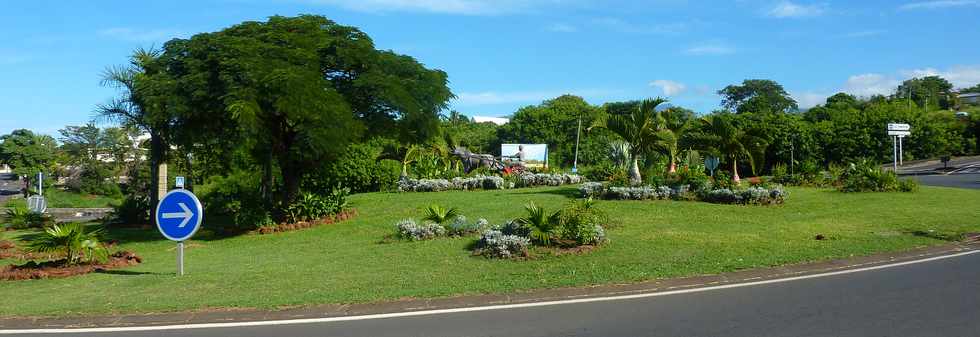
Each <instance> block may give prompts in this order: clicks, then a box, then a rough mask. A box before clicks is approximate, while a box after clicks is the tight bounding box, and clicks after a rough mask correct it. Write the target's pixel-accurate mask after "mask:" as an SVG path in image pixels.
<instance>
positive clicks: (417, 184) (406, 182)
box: [398, 173, 585, 192]
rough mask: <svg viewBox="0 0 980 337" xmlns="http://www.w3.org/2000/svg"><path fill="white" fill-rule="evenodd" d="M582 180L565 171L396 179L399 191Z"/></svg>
mask: <svg viewBox="0 0 980 337" xmlns="http://www.w3.org/2000/svg"><path fill="white" fill-rule="evenodd" d="M583 181H585V179H584V178H583V177H582V176H580V175H576V174H567V173H523V174H515V175H509V176H506V177H499V176H489V175H477V176H474V177H468V178H464V177H456V178H452V179H413V178H402V179H401V180H400V181H398V190H399V191H401V192H439V191H467V190H476V189H484V190H500V189H505V188H521V187H534V186H561V185H567V184H578V183H581V182H583Z"/></svg>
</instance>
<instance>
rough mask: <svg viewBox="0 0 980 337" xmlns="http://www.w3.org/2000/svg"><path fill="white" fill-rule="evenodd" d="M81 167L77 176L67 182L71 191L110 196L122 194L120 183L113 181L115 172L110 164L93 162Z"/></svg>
mask: <svg viewBox="0 0 980 337" xmlns="http://www.w3.org/2000/svg"><path fill="white" fill-rule="evenodd" d="M80 169H81V172H79V174H78V175H77V176H74V177H71V178H70V179H68V181H67V182H66V183H65V187H67V189H68V190H69V191H72V192H77V193H84V194H94V195H104V196H110V197H118V196H121V195H122V190H120V188H119V184H117V183H116V182H115V181H113V179H115V174H113V172H112V170H111V169H110V168H109V167H108V165H105V164H103V163H99V162H92V163H86V164H83V165H82V166H81V168H80Z"/></svg>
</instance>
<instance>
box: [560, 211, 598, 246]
mask: <svg viewBox="0 0 980 337" xmlns="http://www.w3.org/2000/svg"><path fill="white" fill-rule="evenodd" d="M559 222H560V224H561V225H560V227H561V230H560V232H561V235H560V236H561V240H563V241H564V242H565V244H566V245H569V244H571V245H573V246H580V245H597V244H600V243H602V241H603V240H605V237H606V233H605V229H604V228H603V227H606V226H608V225H609V216H608V215H606V213H605V212H603V211H602V210H600V209H598V208H597V207H595V202H594V201H593V200H592V199H585V200H580V201H573V202H571V203H569V204H568V205H566V206H565V207H564V208H562V210H561V215H560V216H559Z"/></svg>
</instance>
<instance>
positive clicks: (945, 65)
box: [0, 0, 980, 137]
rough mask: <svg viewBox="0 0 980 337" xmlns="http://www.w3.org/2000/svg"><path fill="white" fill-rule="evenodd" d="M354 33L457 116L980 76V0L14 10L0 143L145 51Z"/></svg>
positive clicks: (813, 100)
mask: <svg viewBox="0 0 980 337" xmlns="http://www.w3.org/2000/svg"><path fill="white" fill-rule="evenodd" d="M297 14H318V15H323V16H326V17H327V18H330V19H331V20H334V21H336V22H338V23H340V24H344V25H351V26H356V27H359V28H360V29H361V30H363V31H365V32H366V33H368V34H369V35H370V36H371V37H372V38H373V39H374V41H375V44H376V46H377V47H378V48H379V49H391V50H394V51H395V52H398V53H402V54H408V55H411V56H414V57H415V58H417V59H418V60H419V61H420V62H422V63H424V64H425V65H426V66H427V67H429V68H438V69H442V70H444V71H446V72H447V73H448V74H449V80H450V87H451V89H452V90H453V92H454V93H455V94H456V95H457V96H458V98H457V99H456V100H454V101H453V102H452V103H451V105H452V108H453V109H456V110H458V111H460V112H462V113H463V114H465V115H469V116H474V115H478V116H506V115H509V114H512V113H513V112H514V111H516V110H517V109H518V108H519V107H521V106H526V105H531V104H539V103H540V102H541V101H543V100H546V99H549V98H554V97H556V96H559V95H562V94H574V95H579V96H582V97H584V98H585V99H586V100H588V101H589V102H590V103H593V104H602V103H604V102H609V101H621V100H631V99H641V98H647V97H657V96H663V97H667V98H669V99H670V100H671V102H672V103H673V104H675V105H680V106H684V107H688V108H691V109H694V110H695V111H698V112H702V113H707V112H710V111H712V110H715V109H718V108H719V103H720V101H721V98H720V97H719V96H718V95H717V94H716V91H718V90H719V89H721V88H723V87H724V86H726V85H729V84H735V83H739V82H741V81H742V80H743V79H747V78H767V79H773V80H776V81H777V82H779V83H781V84H782V85H783V86H784V87H785V88H786V90H787V91H789V92H790V93H791V94H792V95H793V97H794V98H795V99H796V100H797V101H798V102H799V103H800V106H801V107H803V108H807V107H811V106H813V105H815V104H818V103H822V102H823V100H824V99H825V98H826V97H827V96H830V95H832V94H834V93H837V92H842V91H843V92H848V93H852V94H855V95H858V96H869V95H873V94H888V93H891V92H892V91H893V90H894V88H895V87H896V86H897V85H898V84H899V83H900V82H901V81H902V80H904V79H907V78H911V77H921V76H927V75H940V76H943V77H945V78H946V79H948V80H950V82H952V83H953V84H954V85H955V86H956V87H966V86H972V85H975V84H977V83H980V43H977V41H978V40H980V37H978V36H980V25H977V24H976V18H977V17H978V14H980V0H935V1H916V0H911V1H804V0H793V1H769V0H734V1H725V2H721V1H718V2H712V3H706V2H698V1H685V0H649V1H619V0H612V1H590V0H524V1H518V0H496V1H494V0H444V1H439V0H416V1H412V0H275V1H260V0H214V1H184V0H174V1H156V2H149V1H145V2H142V1H119V0H106V1H97V2H91V3H85V2H64V1H53V0H37V1H13V0H10V1H7V2H5V4H4V8H3V11H2V12H0V30H2V31H3V32H4V33H3V34H2V35H0V89H2V90H0V134H6V133H9V132H10V131H11V130H14V129H21V128H27V129H32V130H34V131H36V132H40V133H46V134H50V135H53V136H56V137H57V136H58V134H57V130H58V129H61V128H63V127H64V126H65V125H80V124H84V123H85V122H87V121H89V120H91V118H92V111H93V109H94V107H95V106H96V105H97V104H99V103H104V102H106V101H107V100H109V99H110V98H112V97H113V96H114V95H115V94H116V92H115V91H114V90H113V89H111V88H105V87H102V86H100V83H99V82H100V81H99V79H100V74H101V72H102V71H103V70H104V69H105V68H106V67H108V66H112V65H120V64H125V63H126V62H127V56H128V55H129V54H130V53H131V52H132V51H133V50H134V49H136V48H140V47H154V46H156V47H159V46H161V45H162V44H163V43H164V42H165V41H167V40H169V39H172V38H187V37H190V36H192V35H194V34H196V33H200V32H211V31H217V30H220V29H222V28H226V27H228V26H231V25H234V24H236V23H239V22H242V21H255V20H260V21H261V20H265V19H266V18H267V17H269V16H272V15H285V16H293V15H297Z"/></svg>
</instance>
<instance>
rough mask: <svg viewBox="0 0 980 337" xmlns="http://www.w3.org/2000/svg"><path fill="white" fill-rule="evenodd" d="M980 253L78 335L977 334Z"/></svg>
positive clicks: (979, 304)
mask: <svg viewBox="0 0 980 337" xmlns="http://www.w3.org/2000/svg"><path fill="white" fill-rule="evenodd" d="M978 267H980V254H970V255H962V256H958V257H951V258H947V259H941V260H935V261H929V262H923V263H917V264H910V265H903V266H897V267H890V268H884V269H878V270H871V271H862V272H857V273H850V274H842V275H833V276H826V277H819V278H810V279H803V280H794V281H787V282H782V283H773V284H762V285H752V286H746V287H737V288H727V289H717V290H709V291H704V292H695V293H686V294H675V295H666V296H659V297H647V298H640V299H630V300H615V301H606V302H590V303H578V304H562V305H553V306H541V307H529V308H520V309H503V310H490V311H477V312H463V313H452V314H439V315H427V316H413V317H402V318H385V319H371V320H361V321H346V322H330V323H313V324H296V325H279V326H256V327H239V328H209V329H191V330H169V331H148V332H132V331H129V332H119V333H99V334H85V336H138V337H142V336H197V337H211V336H241V337H247V336H376V337H383V336H980V268H978Z"/></svg>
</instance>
